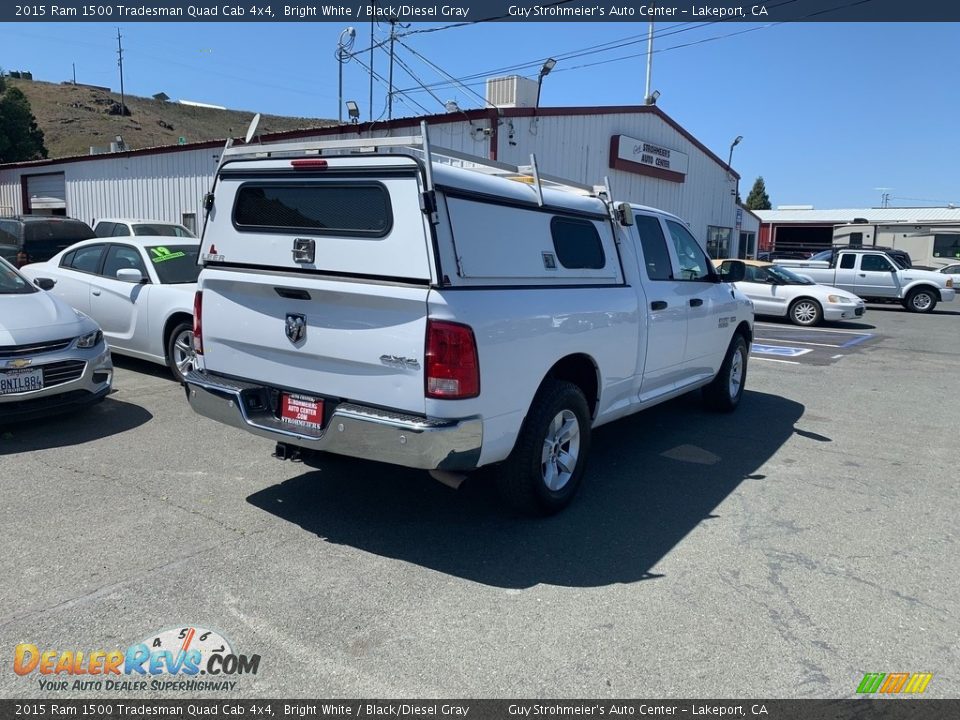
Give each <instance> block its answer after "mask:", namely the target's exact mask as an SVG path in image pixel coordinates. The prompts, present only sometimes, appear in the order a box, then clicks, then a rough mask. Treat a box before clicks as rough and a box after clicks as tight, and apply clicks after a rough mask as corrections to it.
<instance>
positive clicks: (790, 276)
mask: <svg viewBox="0 0 960 720" xmlns="http://www.w3.org/2000/svg"><path fill="white" fill-rule="evenodd" d="M767 272H768V273H770V274H771V275H772V276H773V277H775V278H776V279H777V280H779V281H780V282H782V283H783V284H784V285H815V284H816V283H814V282H813V281H812V280H808V279H807V278H803V277H800V276H799V275H795V274H794V273H792V272H790V271H789V270H787V269H786V268H784V267H780V266H779V265H771V266H770V267H768V268H767Z"/></svg>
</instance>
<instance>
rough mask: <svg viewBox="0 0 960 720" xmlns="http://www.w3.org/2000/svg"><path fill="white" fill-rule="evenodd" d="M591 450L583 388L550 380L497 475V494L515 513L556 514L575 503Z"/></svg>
mask: <svg viewBox="0 0 960 720" xmlns="http://www.w3.org/2000/svg"><path fill="white" fill-rule="evenodd" d="M589 451H590V410H589V408H588V407H587V400H586V398H585V397H584V395H583V392H582V391H581V390H580V388H579V387H577V386H576V385H574V384H573V383H570V382H565V381H559V380H547V381H545V382H544V384H543V385H542V386H541V387H540V390H539V391H538V392H537V395H536V397H535V398H534V399H533V404H532V405H531V407H530V412H529V413H527V417H526V420H524V422H523V427H522V428H521V430H520V436H519V437H518V438H517V444H516V445H515V446H514V448H513V452H512V453H510V457H509V458H507V460H506V461H505V462H504V464H503V465H502V466H501V468H500V472H499V473H498V475H497V481H496V482H497V489H498V490H499V492H500V495H501V497H502V498H503V500H504V501H505V502H506V503H507V505H509V506H510V507H511V508H513V509H514V510H517V511H519V512H521V513H523V514H526V515H541V516H543V515H552V514H554V513H557V512H559V511H560V510H562V509H563V508H565V507H566V506H567V505H569V504H570V501H571V500H573V497H574V495H576V493H577V490H578V489H579V488H580V482H581V480H582V478H583V472H584V468H585V466H586V460H587V454H588V453H589Z"/></svg>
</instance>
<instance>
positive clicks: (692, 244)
mask: <svg viewBox="0 0 960 720" xmlns="http://www.w3.org/2000/svg"><path fill="white" fill-rule="evenodd" d="M667 227H668V228H670V235H671V237H672V238H673V246H674V248H675V249H676V251H677V260H678V261H679V262H680V277H679V278H678V280H693V281H696V280H709V279H710V278H711V277H712V273H711V272H710V261H709V260H708V259H707V255H706V253H704V252H703V249H702V248H701V247H700V243H698V242H697V241H696V239H694V237H693V235H691V234H690V231H689V230H687V229H686V228H685V227H684V226H683V225H681V224H680V223H678V222H674V221H673V220H667Z"/></svg>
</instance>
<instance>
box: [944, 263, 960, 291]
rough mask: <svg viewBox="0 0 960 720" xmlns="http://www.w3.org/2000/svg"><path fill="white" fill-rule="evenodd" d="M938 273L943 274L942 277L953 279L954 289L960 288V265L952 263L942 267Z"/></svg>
mask: <svg viewBox="0 0 960 720" xmlns="http://www.w3.org/2000/svg"><path fill="white" fill-rule="evenodd" d="M939 272H941V273H943V274H944V275H949V276H950V277H951V278H953V286H954V287H955V288H956V287H960V263H953V264H951V265H947V266H946V267H942V268H940V270H939Z"/></svg>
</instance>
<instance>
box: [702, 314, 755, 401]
mask: <svg viewBox="0 0 960 720" xmlns="http://www.w3.org/2000/svg"><path fill="white" fill-rule="evenodd" d="M749 356H750V352H749V349H748V348H747V341H746V340H745V339H744V337H743V335H741V334H740V333H736V334H735V335H734V336H733V339H732V340H731V341H730V347H729V348H727V354H726V357H724V358H723V364H722V365H721V366H720V371H719V372H718V373H717V376H716V377H715V378H714V379H713V380H712V381H711V382H710V384H709V385H707V386H706V387H704V388H703V400H704V402H705V403H706V405H707V407H709V408H710V409H711V410H717V411H720V412H732V411H734V410H736V409H737V405H739V404H740V398H741V397H743V388H744V385H746V381H747V359H748V357H749Z"/></svg>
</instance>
